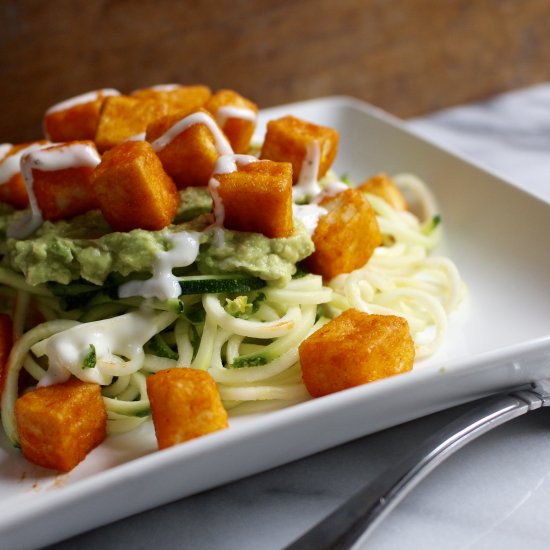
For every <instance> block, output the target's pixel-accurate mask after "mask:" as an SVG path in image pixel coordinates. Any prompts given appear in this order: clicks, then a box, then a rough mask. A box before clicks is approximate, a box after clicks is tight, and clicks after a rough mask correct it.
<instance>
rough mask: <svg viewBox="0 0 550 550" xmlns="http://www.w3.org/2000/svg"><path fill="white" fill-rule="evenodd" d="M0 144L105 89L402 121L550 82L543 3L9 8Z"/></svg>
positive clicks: (114, 0) (11, 1)
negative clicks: (355, 103)
mask: <svg viewBox="0 0 550 550" xmlns="http://www.w3.org/2000/svg"><path fill="white" fill-rule="evenodd" d="M0 28H2V33H1V34H0V75H1V78H2V86H1V87H0V105H2V107H3V109H2V116H1V117H0V141H7V142H12V143H17V142H21V141H24V140H31V139H35V138H36V137H37V136H38V135H39V134H40V131H41V128H40V125H41V118H42V114H43V113H44V111H45V109H47V108H48V107H49V106H50V105H52V104H54V103H57V102H59V101H61V100H63V99H66V98H68V97H72V96H74V95H77V94H80V93H83V92H86V91H88V90H93V89H97V88H102V87H110V88H117V89H119V90H120V91H122V92H123V93H129V92H130V91H131V90H133V89H136V88H139V87H143V86H147V85H151V84H160V83H168V82H181V83H186V84H193V83H205V84H208V85H210V86H212V87H213V88H222V87H229V88H234V89H236V90H238V91H239V92H241V93H242V94H244V95H246V96H248V97H250V98H251V99H253V100H255V101H256V102H257V103H258V104H259V105H260V106H261V107H268V106H272V105H276V104H283V103H289V102H292V101H297V100H302V99H307V98H311V97H321V96H326V95H337V94H348V95H352V96H355V97H358V98H360V99H364V100H366V101H369V102H370V103H373V104H375V105H378V106H380V107H382V108H384V109H386V110H387V111H390V112H392V113H394V114H396V115H398V116H401V117H410V116H413V115H417V114H419V113H424V112H430V111H434V110H436V109H440V108H443V107H446V106H450V105H455V104H459V103H466V102H468V101H473V100H478V99H480V98H483V97H488V96H490V95H493V94H495V93H498V92H502V91H504V90H510V89H513V88H518V87H521V86H526V85H528V84H531V83H535V82H541V81H543V80H550V64H549V63H548V59H550V3H549V2H548V1H547V0H521V1H518V0H445V1H444V2H441V0H339V1H338V2H333V1H331V0H295V1H293V2H288V1H287V2H280V1H278V0H260V1H259V2H254V3H250V2H249V1H248V0H217V1H213V0H206V1H204V2H195V1H190V0H187V1H183V2H174V1H172V0H140V1H139V2H135V1H133V0H109V1H103V0H88V1H87V2H78V1H74V0H54V1H52V2H40V1H37V0H4V1H3V2H1V3H0Z"/></svg>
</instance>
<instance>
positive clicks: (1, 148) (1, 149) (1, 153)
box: [0, 143, 13, 161]
mask: <svg viewBox="0 0 550 550" xmlns="http://www.w3.org/2000/svg"><path fill="white" fill-rule="evenodd" d="M12 147H13V144H12V143H2V145H0V161H1V160H2V159H3V158H4V157H5V156H6V155H7V154H8V153H9V152H10V150H11V148H12Z"/></svg>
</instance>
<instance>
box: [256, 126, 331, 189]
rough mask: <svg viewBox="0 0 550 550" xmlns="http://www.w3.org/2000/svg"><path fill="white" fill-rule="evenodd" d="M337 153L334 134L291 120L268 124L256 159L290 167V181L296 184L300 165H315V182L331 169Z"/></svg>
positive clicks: (322, 127) (323, 128)
mask: <svg viewBox="0 0 550 550" xmlns="http://www.w3.org/2000/svg"><path fill="white" fill-rule="evenodd" d="M337 151H338V132H337V131H336V130H334V129H332V128H327V127H326V126H319V125H317V124H313V123H311V122H307V121H305V120H301V119H299V118H296V117H293V116H285V117H283V118H279V119H277V120H272V121H270V122H268V124H267V133H266V135H265V139H264V143H263V145H262V151H261V153H260V158H262V159H269V160H275V161H279V162H290V163H292V170H293V181H294V183H297V182H298V180H299V179H300V172H301V170H302V166H304V163H308V162H318V166H319V168H318V170H317V179H319V178H322V177H323V176H324V175H325V174H326V172H327V170H328V169H329V168H330V167H331V166H332V163H333V162H334V159H335V158H336V152H337Z"/></svg>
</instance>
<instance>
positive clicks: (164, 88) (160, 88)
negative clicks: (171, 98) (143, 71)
mask: <svg viewBox="0 0 550 550" xmlns="http://www.w3.org/2000/svg"><path fill="white" fill-rule="evenodd" d="M179 88H183V86H182V85H181V84H155V85H154V86H151V87H150V88H144V89H145V90H153V91H154V92H173V91H174V90H178V89H179ZM139 91H140V92H141V91H143V90H139Z"/></svg>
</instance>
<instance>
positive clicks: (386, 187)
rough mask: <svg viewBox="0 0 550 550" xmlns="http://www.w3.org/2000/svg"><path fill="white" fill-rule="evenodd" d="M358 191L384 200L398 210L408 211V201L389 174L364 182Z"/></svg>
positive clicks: (379, 175)
mask: <svg viewBox="0 0 550 550" xmlns="http://www.w3.org/2000/svg"><path fill="white" fill-rule="evenodd" d="M357 189H359V190H360V191H365V192H367V193H371V194H372V195H376V196H378V197H380V198H382V199H384V200H385V201H386V202H387V203H388V204H389V205H390V206H392V207H393V208H395V209H396V210H407V209H408V205H407V200H406V199H405V197H404V196H403V193H401V191H400V190H399V188H398V187H397V185H395V183H394V182H393V180H392V179H391V178H390V176H388V174H383V173H382V174H376V175H374V176H372V177H371V178H369V179H368V180H367V181H364V182H363V183H362V184H361V185H360V186H359V187H358V188H357Z"/></svg>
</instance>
